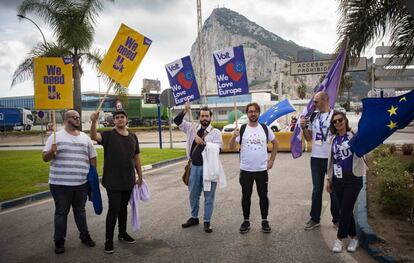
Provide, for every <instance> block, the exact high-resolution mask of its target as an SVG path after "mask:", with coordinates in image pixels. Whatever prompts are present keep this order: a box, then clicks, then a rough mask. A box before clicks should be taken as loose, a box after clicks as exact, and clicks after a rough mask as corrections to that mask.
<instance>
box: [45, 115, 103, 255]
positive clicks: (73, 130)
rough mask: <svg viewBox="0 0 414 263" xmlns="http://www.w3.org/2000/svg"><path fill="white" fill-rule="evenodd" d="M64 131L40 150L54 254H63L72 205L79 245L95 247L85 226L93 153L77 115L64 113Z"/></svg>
mask: <svg viewBox="0 0 414 263" xmlns="http://www.w3.org/2000/svg"><path fill="white" fill-rule="evenodd" d="M64 124H65V128H64V129H63V130H61V131H59V132H57V133H56V139H55V137H54V134H52V135H51V136H50V137H49V138H48V140H47V141H46V145H45V147H44V149H43V161H45V162H49V161H51V164H50V173H49V186H50V192H51V193H52V196H53V200H54V201H55V217H54V224H55V234H54V240H55V253H56V254H61V253H63V252H65V247H64V244H65V237H66V225H67V217H68V213H69V210H70V207H71V206H72V210H73V215H74V217H75V221H76V226H77V227H78V230H79V232H80V239H81V240H82V243H83V244H85V245H87V246H89V247H94V246H95V242H94V241H93V240H92V239H91V236H90V235H89V232H88V225H87V223H86V212H85V203H86V199H87V194H88V188H89V187H88V181H87V175H88V172H89V165H93V166H96V151H95V149H94V147H93V145H92V141H91V140H90V139H89V137H88V136H87V135H86V134H85V133H83V132H81V131H79V130H78V129H79V125H80V118H79V113H78V112H77V111H74V110H70V111H67V112H66V113H65V117H64Z"/></svg>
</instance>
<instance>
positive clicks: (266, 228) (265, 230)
mask: <svg viewBox="0 0 414 263" xmlns="http://www.w3.org/2000/svg"><path fill="white" fill-rule="evenodd" d="M262 232H263V233H271V232H272V228H270V226H269V221H267V220H262Z"/></svg>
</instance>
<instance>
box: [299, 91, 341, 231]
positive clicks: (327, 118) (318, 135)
mask: <svg viewBox="0 0 414 263" xmlns="http://www.w3.org/2000/svg"><path fill="white" fill-rule="evenodd" d="M313 103H315V106H316V108H317V109H318V111H319V112H318V113H317V114H316V115H314V116H313V119H312V120H311V122H310V125H309V127H308V128H306V119H305V118H304V117H301V119H300V125H301V127H302V130H303V135H304V137H305V139H306V140H307V141H311V140H312V153H311V173H312V185H313V190H312V206H311V211H310V219H309V221H307V222H306V225H305V230H311V229H314V228H315V227H318V226H320V217H321V210H322V193H323V185H324V179H325V174H326V172H327V167H328V155H329V141H328V140H329V138H330V137H331V133H330V130H329V126H330V124H331V118H332V114H333V111H332V110H331V109H330V107H329V96H328V94H327V93H326V92H323V91H321V92H318V93H316V94H315V96H314V98H313ZM330 198H331V214H332V223H333V224H334V226H337V224H338V222H339V206H338V204H337V200H336V196H335V193H334V192H332V193H330Z"/></svg>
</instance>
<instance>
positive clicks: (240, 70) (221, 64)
mask: <svg viewBox="0 0 414 263" xmlns="http://www.w3.org/2000/svg"><path fill="white" fill-rule="evenodd" d="M213 57H214V66H215V68H216V79H217V88H218V95H219V97H227V96H234V95H241V94H247V93H249V84H248V82H247V72H246V62H245V59H244V52H243V46H237V47H231V48H227V49H224V50H220V51H216V52H214V53H213Z"/></svg>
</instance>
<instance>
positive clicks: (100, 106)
mask: <svg viewBox="0 0 414 263" xmlns="http://www.w3.org/2000/svg"><path fill="white" fill-rule="evenodd" d="M110 89H111V86H109V87H108V89H107V90H106V93H105V96H104V97H103V98H102V100H101V102H100V103H99V106H98V109H96V111H97V112H98V111H100V110H101V108H102V104H103V103H104V101H105V99H106V96H108V93H109V90H110Z"/></svg>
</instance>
